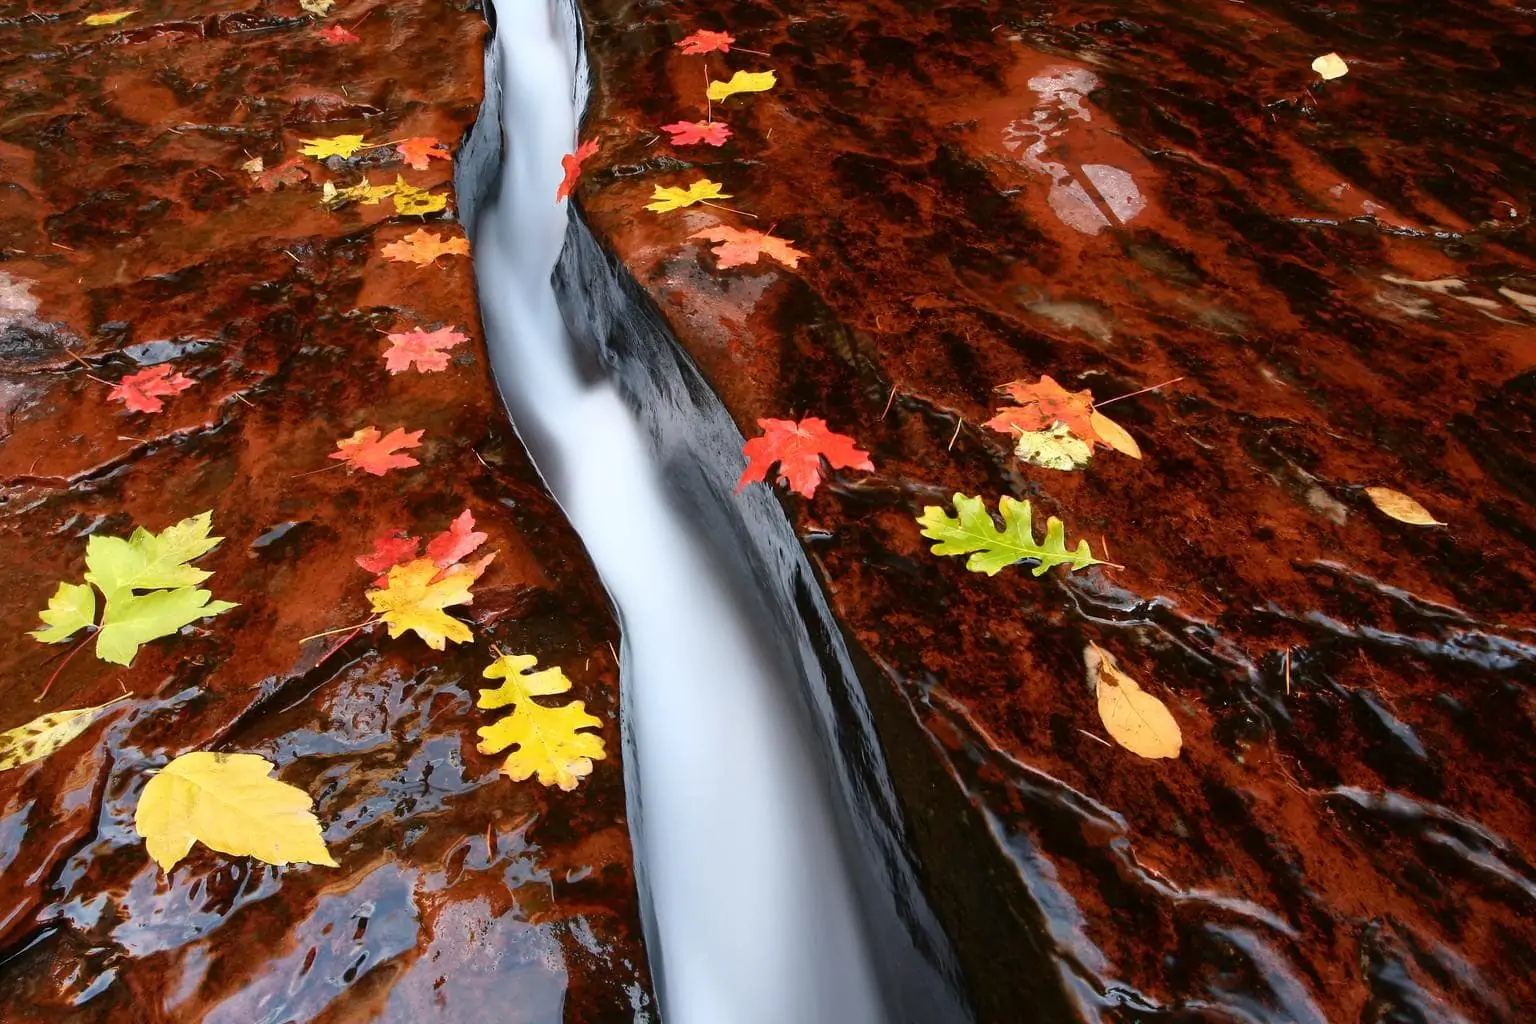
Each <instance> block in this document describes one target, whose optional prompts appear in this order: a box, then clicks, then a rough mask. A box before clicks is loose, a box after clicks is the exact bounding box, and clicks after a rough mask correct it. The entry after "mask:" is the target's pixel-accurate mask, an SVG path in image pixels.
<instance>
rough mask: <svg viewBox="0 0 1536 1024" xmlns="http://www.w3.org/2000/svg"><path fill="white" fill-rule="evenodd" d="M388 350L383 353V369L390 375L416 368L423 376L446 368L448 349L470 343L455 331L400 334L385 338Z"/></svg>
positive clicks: (450, 328)
mask: <svg viewBox="0 0 1536 1024" xmlns="http://www.w3.org/2000/svg"><path fill="white" fill-rule="evenodd" d="M385 337H387V338H388V339H389V342H390V346H391V347H390V348H388V349H385V350H384V368H385V369H386V370H388V371H389V372H390V373H402V372H404V371H406V370H409V369H410V368H411V364H412V363H415V364H416V369H418V370H420V371H421V372H422V373H430V372H433V371H435V370H446V369H447V368H448V353H447V351H446V350H447V349H450V348H453V346H455V345H458V344H461V343H463V342H466V341H468V340H469V336H468V335H466V334H460V333H459V331H458V329H457V328H454V327H439V328H438V329H437V330H435V331H423V330H421V329H419V328H418V329H416V330H411V331H405V332H403V333H400V334H389V335H385Z"/></svg>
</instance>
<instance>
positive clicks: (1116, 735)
mask: <svg viewBox="0 0 1536 1024" xmlns="http://www.w3.org/2000/svg"><path fill="white" fill-rule="evenodd" d="M1083 663H1084V665H1086V666H1087V668H1088V685H1089V686H1091V687H1093V689H1094V692H1095V694H1097V696H1098V699H1099V718H1100V720H1102V721H1103V723H1104V728H1105V730H1106V731H1108V733H1109V735H1110V738H1111V739H1113V740H1114V741H1115V742H1116V743H1118V744H1120V745H1121V746H1122V747H1124V748H1125V749H1126V750H1129V751H1130V752H1131V753H1133V754H1136V755H1139V756H1141V757H1147V758H1159V757H1178V756H1179V750H1180V749H1181V748H1182V747H1183V744H1184V737H1183V734H1182V733H1180V732H1179V723H1178V722H1176V721H1174V718H1173V715H1172V714H1170V713H1169V711H1168V708H1167V706H1166V705H1164V704H1163V702H1162V701H1160V700H1158V699H1157V698H1156V697H1154V696H1152V695H1151V694H1150V693H1147V692H1146V691H1145V690H1143V689H1142V688H1141V684H1140V683H1138V682H1136V680H1134V679H1132V678H1131V677H1130V676H1128V675H1126V674H1125V673H1124V672H1122V671H1121V670H1120V667H1119V665H1117V664H1116V663H1115V656H1114V655H1113V654H1110V653H1109V652H1108V651H1106V650H1105V649H1104V648H1102V647H1100V646H1099V645H1098V644H1094V643H1090V644H1089V645H1088V646H1087V647H1085V648H1084V649H1083Z"/></svg>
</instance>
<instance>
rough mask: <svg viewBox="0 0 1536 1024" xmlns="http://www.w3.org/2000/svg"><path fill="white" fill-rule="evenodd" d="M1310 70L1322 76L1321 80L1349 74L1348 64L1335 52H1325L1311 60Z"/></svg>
mask: <svg viewBox="0 0 1536 1024" xmlns="http://www.w3.org/2000/svg"><path fill="white" fill-rule="evenodd" d="M1312 70H1313V71H1316V72H1317V73H1318V74H1319V75H1321V76H1323V81H1325V82H1326V81H1329V80H1330V79H1334V78H1343V77H1344V76H1345V75H1347V74H1349V65H1348V64H1345V63H1344V58H1343V57H1340V56H1339V55H1338V54H1336V53H1325V54H1323V55H1322V56H1321V57H1319V58H1317V59H1316V60H1314V61H1313V62H1312Z"/></svg>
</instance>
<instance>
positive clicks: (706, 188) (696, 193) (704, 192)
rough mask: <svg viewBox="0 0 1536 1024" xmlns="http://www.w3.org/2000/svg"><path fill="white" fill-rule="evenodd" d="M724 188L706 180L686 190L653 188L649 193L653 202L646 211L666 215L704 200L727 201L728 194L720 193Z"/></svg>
mask: <svg viewBox="0 0 1536 1024" xmlns="http://www.w3.org/2000/svg"><path fill="white" fill-rule="evenodd" d="M723 187H724V186H723V185H721V184H720V183H719V182H718V181H710V180H709V179H708V178H700V179H699V180H698V181H696V182H694V183H693V184H692V185H689V186H688V187H687V188H686V189H681V188H663V187H662V186H660V185H657V186H656V187H655V190H654V191H653V192H652V193H651V199H653V200H655V201H654V202H651V203H647V204H646V206H645V208H646V209H647V210H655V211H656V212H657V213H667V212H668V211H670V210H681V209H682V208H683V207H685V206H692V205H693V204H694V203H701V202H703V201H704V200H706V199H729V198H731V197H730V195H729V194H728V193H725V192H721V191H720V189H722V188H723Z"/></svg>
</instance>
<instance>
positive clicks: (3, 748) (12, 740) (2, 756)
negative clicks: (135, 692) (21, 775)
mask: <svg viewBox="0 0 1536 1024" xmlns="http://www.w3.org/2000/svg"><path fill="white" fill-rule="evenodd" d="M127 699H128V695H127V694H124V695H123V696H121V697H114V698H113V699H111V700H109V701H107V702H106V703H105V704H98V705H96V706H95V707H93V708H75V709H74V710H72V711H55V712H53V713H52V714H47V715H40V716H38V717H37V718H34V719H32V721H30V722H28V723H27V724H26V725H18V726H17V727H16V728H14V729H10V730H7V731H6V732H0V772H3V771H5V770H6V769H7V768H16V767H18V766H20V765H24V764H30V763H31V762H33V761H40V760H42V759H43V758H45V757H47V756H48V755H49V754H52V753H53V752H54V751H56V750H58V749H59V748H60V747H62V746H64V744H66V743H68V742H69V741H70V740H72V739H74V738H75V737H76V736H79V735H80V734H81V733H82V732H85V730H86V729H87V728H89V726H90V724H91V722H92V720H94V718H95V716H96V712H98V711H100V710H101V709H102V708H107V707H111V706H112V705H113V704H116V703H117V702H118V701H120V700H127Z"/></svg>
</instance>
